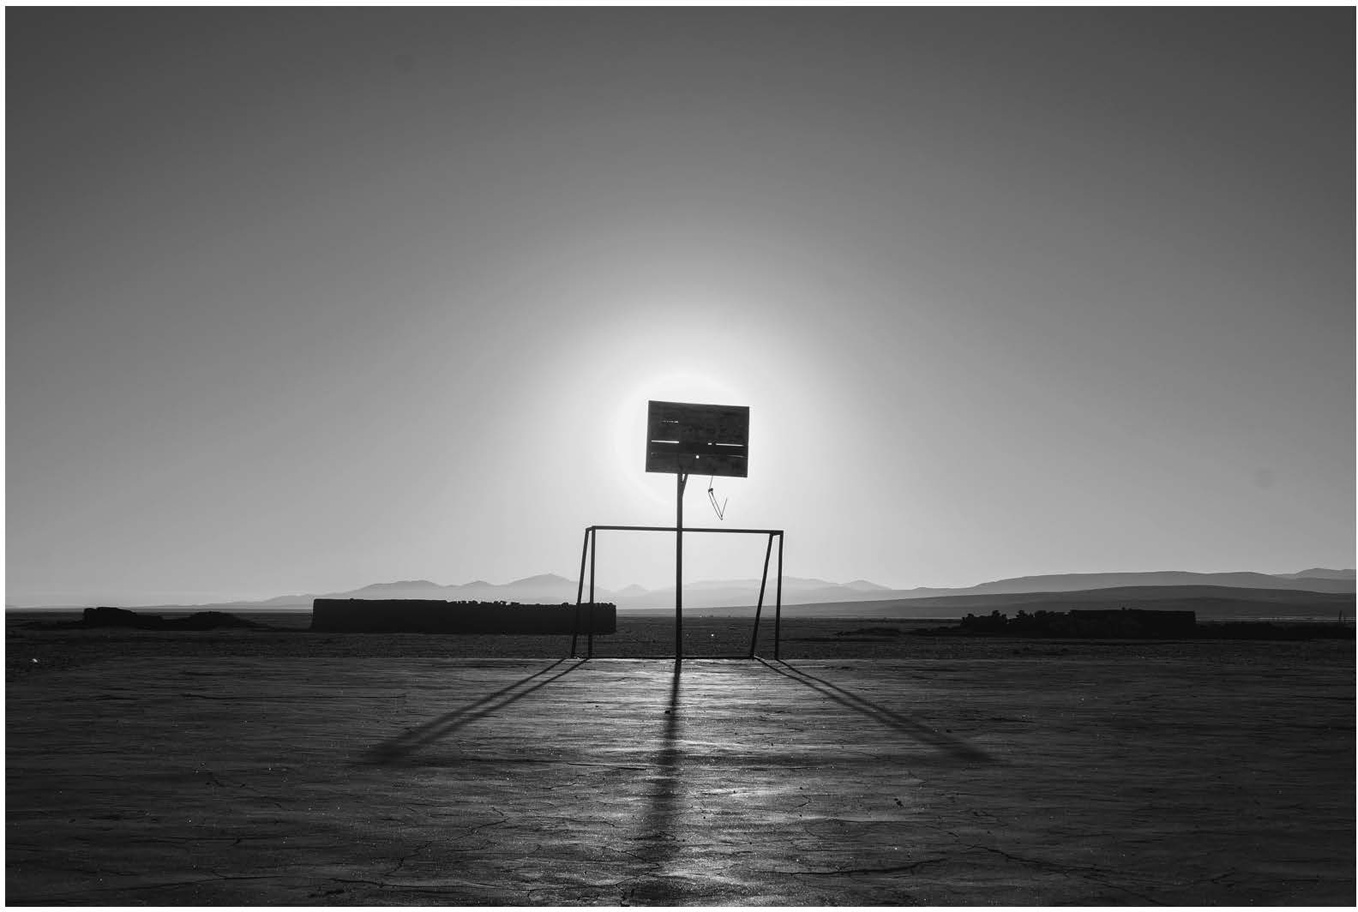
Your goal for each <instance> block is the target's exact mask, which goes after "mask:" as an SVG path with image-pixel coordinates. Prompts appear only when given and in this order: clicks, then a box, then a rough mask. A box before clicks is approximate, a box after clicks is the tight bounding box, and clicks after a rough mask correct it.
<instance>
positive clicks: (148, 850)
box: [6, 643, 1355, 906]
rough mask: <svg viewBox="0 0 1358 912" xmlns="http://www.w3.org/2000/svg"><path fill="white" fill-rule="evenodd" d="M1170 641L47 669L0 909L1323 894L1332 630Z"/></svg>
mask: <svg viewBox="0 0 1358 912" xmlns="http://www.w3.org/2000/svg"><path fill="white" fill-rule="evenodd" d="M1199 646H1200V644H1188V645H1187V646H1185V647H1184V648H1180V649H1173V650H1169V649H1166V650H1161V651H1158V652H1157V647H1156V646H1155V645H1149V646H1146V647H1145V648H1142V649H1138V650H1136V651H1135V654H1133V651H1131V650H1124V651H1122V652H1118V653H1116V655H1117V656H1119V657H1120V658H1115V659H1110V653H1108V652H1098V651H1093V652H1083V653H1082V652H1081V650H1080V649H1079V648H1074V649H1070V648H1068V647H1066V646H1062V649H1063V651H1065V652H1066V653H1067V654H1062V655H1060V656H1059V657H1045V658H1044V659H1043V660H1041V661H1036V660H1035V659H1034V657H1033V656H1032V655H1030V654H1027V653H1020V651H1019V650H1018V649H1014V650H1012V651H1011V650H1008V649H1004V650H1000V649H994V648H988V649H983V648H982V647H980V646H977V647H976V650H977V654H978V655H982V656H984V657H981V658H972V657H966V656H963V657H960V658H959V657H957V656H956V655H950V656H948V657H934V658H930V657H919V656H917V657H913V658H895V659H875V660H867V659H842V658H839V659H819V660H814V659H799V658H790V659H788V660H787V661H785V662H774V661H759V660H757V661H748V660H742V661H720V660H688V661H685V662H684V664H683V666H682V671H681V673H679V674H675V665H674V663H673V662H672V661H666V660H641V659H604V658H595V659H590V660H587V661H586V660H577V659H550V658H539V659H524V658H519V659H478V658H471V657H463V658H429V657H425V658H413V659H409V658H406V659H399V658H391V657H387V658H383V657H373V656H368V657H335V656H330V657H316V656H311V657H308V656H299V657H294V658H291V659H289V660H287V661H280V660H278V659H277V658H259V657H250V656H245V655H228V656H223V657H220V658H216V659H213V660H211V661H205V660H203V659H202V658H201V657H176V656H173V655H170V656H168V657H166V658H162V659H155V660H153V659H151V658H144V659H139V660H128V661H121V662H120V661H101V662H97V663H92V664H88V665H76V666H73V667H70V668H64V669H61V670H58V671H55V672H51V673H48V674H46V675H42V676H37V677H33V678H31V679H24V680H18V681H11V682H10V684H9V687H8V691H7V696H6V711H7V718H6V729H7V736H8V740H7V751H6V752H7V770H6V794H7V801H8V804H7V814H6V817H7V819H6V824H7V826H6V843H7V845H6V848H7V857H6V866H7V872H6V888H7V896H6V900H7V902H8V903H9V904H11V905H36V904H78V905H138V904H152V905H163V906H170V905H191V904H233V905H248V904H268V905H284V904H306V905H321V904H326V905H328V904H417V905H435V904H440V905H442V904H452V905H472V904H501V905H528V904H550V905H574V904H603V905H620V904H632V903H636V904H665V905H678V904H687V903H697V904H703V905H723V904H777V905H807V904H817V905H819V904H826V905H828V904H835V905H839V904H852V905H858V904H891V905H907V904H917V903H922V904H929V905H953V904H966V905H984V904H994V903H1000V904H1008V905H1026V904H1043V905H1049V904H1066V903H1074V904H1082V905H1106V904H1131V905H1152V904H1172V905H1223V904H1224V905H1245V904H1306V905H1326V904H1342V905H1351V904H1353V902H1354V900H1355V895H1354V861H1355V859H1354V779H1353V770H1354V702H1353V700H1354V666H1353V655H1352V644H1351V643H1347V644H1332V645H1330V646H1323V647H1318V649H1317V651H1313V652H1312V653H1308V655H1311V656H1312V659H1311V660H1310V661H1308V662H1305V663H1283V662H1277V661H1274V662H1272V663H1271V664H1266V663H1262V662H1261V659H1260V657H1261V656H1269V655H1273V654H1274V653H1272V652H1270V649H1269V644H1251V645H1250V646H1248V647H1239V648H1233V649H1232V650H1227V651H1225V652H1222V653H1221V654H1218V653H1214V652H1212V650H1211V648H1210V644H1208V645H1203V646H1201V648H1199ZM963 648H966V647H963ZM1024 648H1025V649H1027V648H1029V647H1028V646H1024ZM1223 656H1224V657H1223ZM1316 656H1318V657H1319V658H1316Z"/></svg>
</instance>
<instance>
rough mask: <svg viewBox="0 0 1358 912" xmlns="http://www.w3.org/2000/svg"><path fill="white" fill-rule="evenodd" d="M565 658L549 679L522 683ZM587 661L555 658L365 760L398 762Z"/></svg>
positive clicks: (372, 752) (379, 747)
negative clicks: (540, 667) (539, 668)
mask: <svg viewBox="0 0 1358 912" xmlns="http://www.w3.org/2000/svg"><path fill="white" fill-rule="evenodd" d="M568 661H571V662H573V664H571V665H570V666H569V667H567V668H566V669H565V670H564V671H559V672H557V673H556V674H554V675H552V676H551V677H550V678H543V679H542V680H541V681H538V682H537V683H536V684H533V685H532V686H525V685H528V684H529V683H530V682H531V681H533V680H534V679H536V678H542V676H543V675H545V674H547V673H548V672H549V671H551V670H552V669H554V668H556V667H557V666H559V665H561V664H562V663H563V662H568ZM587 661H588V659H579V660H571V659H557V660H556V661H555V662H553V663H552V664H550V665H548V666H547V667H546V668H544V669H542V670H541V671H536V672H534V673H533V674H531V675H529V676H528V677H526V678H524V679H523V680H521V681H515V682H514V683H513V684H510V685H509V686H507V687H502V688H500V689H499V690H497V691H495V693H492V694H487V695H486V696H484V697H482V698H481V699H479V700H476V701H475V702H472V703H468V704H467V705H466V706H463V707H461V708H459V709H455V710H453V711H452V712H449V713H445V714H444V715H442V716H439V717H438V718H437V719H433V720H431V721H429V722H426V723H424V724H423V725H421V726H419V727H418V728H413V729H411V730H410V731H408V732H405V733H403V734H400V735H397V736H396V737H395V738H392V739H391V740H390V741H385V742H383V743H382V744H379V745H377V746H376V747H373V748H372V749H371V750H369V752H368V760H369V761H370V762H373V763H399V762H400V761H401V760H404V759H405V758H406V757H408V756H410V755H411V754H413V753H414V752H415V751H417V750H419V749H420V748H421V747H423V746H424V745H426V744H430V743H432V742H434V741H437V740H439V739H440V738H443V737H446V736H447V735H449V734H451V733H452V732H455V731H457V730H458V729H459V728H462V727H463V726H464V725H470V724H471V723H472V722H475V721H476V720H477V719H481V718H484V717H486V716H488V715H490V714H491V713H493V712H496V711H498V710H501V709H504V708H505V707H506V706H509V705H510V704H511V703H517V702H518V701H519V700H522V699H523V698H524V697H526V696H528V695H529V694H531V693H532V692H533V691H535V690H540V689H542V688H543V687H546V686H547V685H548V684H550V683H552V682H553V681H556V680H558V679H559V678H563V677H565V676H566V675H568V674H570V673H571V672H572V671H575V669H577V668H579V667H580V666H581V665H583V664H585V662H587Z"/></svg>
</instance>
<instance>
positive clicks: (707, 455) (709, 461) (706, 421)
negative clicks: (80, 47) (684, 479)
mask: <svg viewBox="0 0 1358 912" xmlns="http://www.w3.org/2000/svg"><path fill="white" fill-rule="evenodd" d="M749 442H750V408H749V406H746V405H699V404H696V403H692V402H658V401H656V400H654V399H653V400H651V402H650V408H649V410H648V412H647V416H646V471H648V472H667V473H670V474H681V475H690V474H691V475H727V476H735V477H737V478H745V477H746V472H747V464H748V460H749V450H750V446H749Z"/></svg>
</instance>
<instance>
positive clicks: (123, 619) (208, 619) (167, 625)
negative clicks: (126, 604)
mask: <svg viewBox="0 0 1358 912" xmlns="http://www.w3.org/2000/svg"><path fill="white" fill-rule="evenodd" d="M66 626H75V627H131V628H134V629H136V630H215V629H217V628H219V627H264V626H266V625H264V624H257V623H255V622H254V621H247V620H246V619H245V618H240V617H236V615H234V614H228V613H226V612H225V611H197V612H194V613H193V614H191V615H189V616H188V617H177V618H165V617H161V616H160V615H158V614H141V613H139V612H136V611H128V610H127V609H125V608H109V607H107V606H100V607H98V608H86V609H85V611H84V613H83V615H82V616H81V619H80V620H79V621H76V622H74V623H72V624H69V625H66Z"/></svg>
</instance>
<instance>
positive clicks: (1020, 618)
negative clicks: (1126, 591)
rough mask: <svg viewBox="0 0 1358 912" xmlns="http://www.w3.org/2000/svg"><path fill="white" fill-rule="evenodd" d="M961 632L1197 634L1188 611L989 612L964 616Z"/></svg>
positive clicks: (1122, 635) (1152, 636)
mask: <svg viewBox="0 0 1358 912" xmlns="http://www.w3.org/2000/svg"><path fill="white" fill-rule="evenodd" d="M961 626H962V629H963V630H965V631H967V632H969V633H992V634H1003V635H1005V636H1049V637H1113V638H1130V639H1142V638H1144V639H1161V638H1175V637H1192V636H1194V635H1196V632H1197V615H1196V614H1195V613H1194V612H1192V611H1151V610H1148V609H1143V608H1123V609H1121V610H1119V611H1103V610H1085V609H1075V610H1073V611H1068V612H1064V613H1063V612H1059V611H1038V612H1035V613H1033V614H1029V613H1028V612H1026V611H1020V612H1019V613H1018V615H1017V616H1016V617H1015V618H1013V619H1012V620H1011V619H1010V618H1009V616H1008V615H1005V614H1001V613H1000V612H999V611H992V612H991V613H990V614H988V615H979V616H978V615H975V614H968V615H967V616H966V617H964V618H962V624H961Z"/></svg>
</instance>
